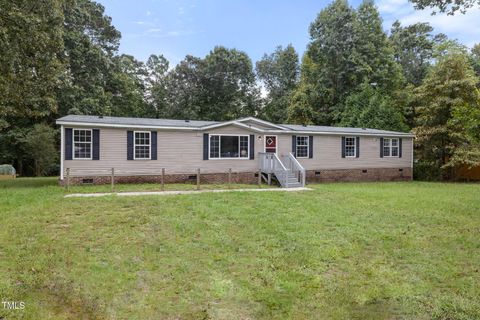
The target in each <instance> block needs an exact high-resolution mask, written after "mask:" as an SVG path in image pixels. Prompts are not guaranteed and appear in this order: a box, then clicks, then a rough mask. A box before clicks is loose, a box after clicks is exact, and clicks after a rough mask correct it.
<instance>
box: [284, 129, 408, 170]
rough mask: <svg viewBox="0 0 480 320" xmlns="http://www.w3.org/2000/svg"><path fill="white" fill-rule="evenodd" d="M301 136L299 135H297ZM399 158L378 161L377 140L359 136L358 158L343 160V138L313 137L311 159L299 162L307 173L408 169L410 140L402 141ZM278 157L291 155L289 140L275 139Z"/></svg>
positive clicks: (286, 137)
mask: <svg viewBox="0 0 480 320" xmlns="http://www.w3.org/2000/svg"><path fill="white" fill-rule="evenodd" d="M297 135H299V136H300V135H302V134H297ZM402 142H403V145H402V151H403V152H402V158H398V157H391V158H380V138H379V137H368V136H362V137H360V157H359V158H342V145H341V143H342V137H341V136H327V135H314V136H313V158H312V159H308V158H307V159H302V158H299V159H298V161H299V162H300V163H301V164H302V166H304V168H305V169H307V170H317V169H323V170H327V169H361V168H407V167H411V166H412V138H403V141H402ZM278 143H279V146H278V147H279V155H285V154H287V153H288V152H292V137H291V136H290V135H288V136H286V135H282V136H279V137H278Z"/></svg>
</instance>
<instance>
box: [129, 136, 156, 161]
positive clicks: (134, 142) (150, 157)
mask: <svg viewBox="0 0 480 320" xmlns="http://www.w3.org/2000/svg"><path fill="white" fill-rule="evenodd" d="M137 133H148V142H149V144H148V158H137V156H136V152H135V150H136V149H137V148H136V147H137V139H136V135H137ZM138 146H147V144H138ZM151 159H152V133H151V132H150V131H133V160H151Z"/></svg>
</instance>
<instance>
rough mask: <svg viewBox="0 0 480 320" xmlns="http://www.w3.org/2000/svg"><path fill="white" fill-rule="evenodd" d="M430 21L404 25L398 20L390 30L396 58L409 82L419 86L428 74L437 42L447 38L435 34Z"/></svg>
mask: <svg viewBox="0 0 480 320" xmlns="http://www.w3.org/2000/svg"><path fill="white" fill-rule="evenodd" d="M432 32H433V28H432V27H431V26H430V24H428V23H415V24H412V25H409V26H406V27H402V26H401V24H400V22H399V21H398V20H397V21H395V22H394V23H393V25H392V28H391V30H390V41H391V43H392V46H393V48H394V52H395V60H396V61H397V62H398V63H399V64H400V65H401V66H402V70H403V75H404V77H405V79H406V81H407V83H411V84H413V85H414V86H419V85H420V84H421V83H422V80H423V78H424V77H425V75H426V74H427V70H428V68H429V66H430V61H431V59H432V56H433V49H434V46H435V44H436V43H438V42H441V41H442V40H444V39H445V36H444V35H442V34H440V35H436V36H434V35H433V34H432Z"/></svg>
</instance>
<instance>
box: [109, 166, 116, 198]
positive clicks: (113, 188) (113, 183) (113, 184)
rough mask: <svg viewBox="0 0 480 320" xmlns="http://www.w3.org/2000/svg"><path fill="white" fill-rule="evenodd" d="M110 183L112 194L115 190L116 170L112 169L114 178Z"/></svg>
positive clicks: (112, 177)
mask: <svg viewBox="0 0 480 320" xmlns="http://www.w3.org/2000/svg"><path fill="white" fill-rule="evenodd" d="M110 183H111V184H112V192H113V191H114V190H115V168H112V176H111V178H110Z"/></svg>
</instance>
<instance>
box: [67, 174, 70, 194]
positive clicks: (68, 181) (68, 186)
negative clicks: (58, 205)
mask: <svg viewBox="0 0 480 320" xmlns="http://www.w3.org/2000/svg"><path fill="white" fill-rule="evenodd" d="M69 189H70V168H67V191H68V190H69Z"/></svg>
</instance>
